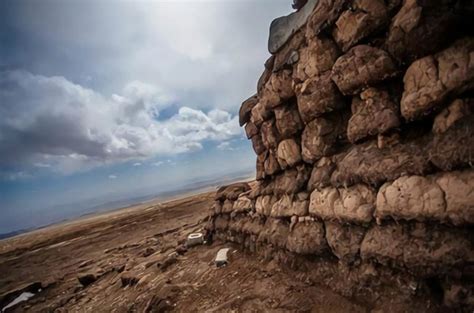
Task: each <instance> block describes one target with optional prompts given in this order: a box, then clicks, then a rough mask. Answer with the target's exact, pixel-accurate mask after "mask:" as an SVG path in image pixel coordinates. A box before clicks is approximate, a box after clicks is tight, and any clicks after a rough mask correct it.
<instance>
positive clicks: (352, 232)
mask: <svg viewBox="0 0 474 313" xmlns="http://www.w3.org/2000/svg"><path fill="white" fill-rule="evenodd" d="M324 226H325V229H326V240H327V242H328V245H329V247H330V248H331V251H332V253H334V255H335V256H337V257H338V259H339V260H340V261H342V262H343V263H352V262H354V261H355V260H356V259H357V258H358V257H359V252H360V246H361V244H362V240H363V239H364V236H365V232H366V229H365V228H364V227H361V226H357V225H353V224H341V223H339V222H331V221H325V222H324Z"/></svg>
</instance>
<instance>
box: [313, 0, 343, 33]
mask: <svg viewBox="0 0 474 313" xmlns="http://www.w3.org/2000/svg"><path fill="white" fill-rule="evenodd" d="M347 2H348V1H346V0H319V1H318V3H317V4H316V8H314V10H313V14H312V15H311V16H310V17H309V19H308V22H307V23H306V38H311V37H314V36H316V35H318V34H319V33H320V32H321V30H323V29H325V28H327V27H329V26H331V25H332V24H333V23H334V22H335V21H336V20H337V18H338V17H339V15H340V13H341V12H342V10H343V9H344V6H345V5H346V3H347Z"/></svg>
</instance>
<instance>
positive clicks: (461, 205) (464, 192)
mask: <svg viewBox="0 0 474 313" xmlns="http://www.w3.org/2000/svg"><path fill="white" fill-rule="evenodd" d="M375 216H376V217H377V218H379V219H383V218H387V217H391V218H394V219H397V220H398V219H404V220H416V221H431V220H436V221H439V222H452V223H454V224H456V225H459V224H465V223H468V224H473V223H474V170H466V171H461V172H460V171H456V172H444V173H440V174H436V175H432V176H426V177H423V176H403V177H400V178H398V179H397V180H395V181H394V182H392V183H386V184H384V185H383V186H382V187H381V188H380V190H379V192H378V194H377V209H376V211H375Z"/></svg>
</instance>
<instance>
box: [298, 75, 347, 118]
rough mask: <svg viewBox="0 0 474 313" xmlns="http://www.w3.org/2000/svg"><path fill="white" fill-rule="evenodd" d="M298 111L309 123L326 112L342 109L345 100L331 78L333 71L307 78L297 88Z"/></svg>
mask: <svg viewBox="0 0 474 313" xmlns="http://www.w3.org/2000/svg"><path fill="white" fill-rule="evenodd" d="M296 95H297V99H298V100H297V101H298V111H299V112H300V116H301V118H302V120H303V121H304V122H305V123H306V124H307V123H309V122H310V121H312V120H313V119H315V118H316V117H318V116H321V115H322V114H324V113H327V112H332V111H334V110H338V109H341V108H343V107H344V106H345V101H344V99H343V97H342V95H341V93H340V92H339V90H338V89H337V87H336V85H335V84H334V82H333V81H332V80H331V72H325V73H323V74H322V75H320V76H316V77H314V78H311V79H308V80H306V81H305V82H304V83H303V84H301V85H299V86H298V87H297V89H296Z"/></svg>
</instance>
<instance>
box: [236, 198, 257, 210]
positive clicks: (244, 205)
mask: <svg viewBox="0 0 474 313" xmlns="http://www.w3.org/2000/svg"><path fill="white" fill-rule="evenodd" d="M254 208H255V202H254V201H253V200H252V199H250V198H249V197H247V196H245V195H241V196H239V197H238V198H237V200H235V202H234V205H233V211H234V212H246V211H251V210H253V209H254Z"/></svg>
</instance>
